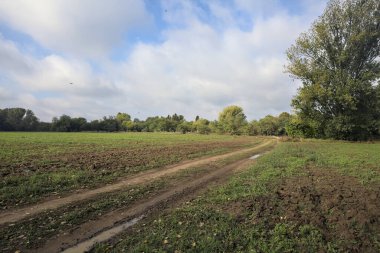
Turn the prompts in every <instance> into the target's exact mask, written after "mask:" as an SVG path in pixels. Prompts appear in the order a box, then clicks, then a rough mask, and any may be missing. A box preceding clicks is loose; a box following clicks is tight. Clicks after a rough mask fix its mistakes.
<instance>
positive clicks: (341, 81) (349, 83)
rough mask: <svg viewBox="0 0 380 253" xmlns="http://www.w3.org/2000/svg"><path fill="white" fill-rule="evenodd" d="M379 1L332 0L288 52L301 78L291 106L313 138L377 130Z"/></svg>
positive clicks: (351, 135) (368, 134)
mask: <svg viewBox="0 0 380 253" xmlns="http://www.w3.org/2000/svg"><path fill="white" fill-rule="evenodd" d="M379 41H380V1H378V0H346V1H342V0H331V1H330V2H329V3H328V5H327V7H326V9H325V11H324V13H323V14H322V16H321V17H320V18H319V19H318V20H316V21H315V22H314V24H313V25H312V27H311V29H310V30H309V31H308V32H306V33H303V34H301V36H300V37H299V38H298V40H297V41H296V43H295V44H294V45H293V46H291V47H290V48H289V49H288V51H287V57H288V61H289V64H288V65H287V71H288V72H289V73H291V75H292V76H293V77H294V78H296V79H299V80H301V81H302V87H301V88H299V91H298V94H297V96H296V97H295V98H294V99H293V101H292V105H293V107H294V108H295V109H296V111H297V112H298V116H299V118H300V119H301V120H305V122H308V124H309V125H310V127H312V128H314V130H315V135H316V136H315V137H328V138H337V139H352V140H358V139H367V138H370V137H371V136H372V135H374V134H375V133H376V132H378V125H377V122H378V120H379V118H378V117H379V115H378V107H377V105H378V101H377V99H378V98H377V96H376V89H378V88H377V85H378V80H379V78H380V63H379V59H380V55H379V53H380V42H379Z"/></svg>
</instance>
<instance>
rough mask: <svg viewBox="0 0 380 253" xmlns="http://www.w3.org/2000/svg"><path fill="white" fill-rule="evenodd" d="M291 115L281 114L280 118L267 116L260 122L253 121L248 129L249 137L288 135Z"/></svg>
mask: <svg viewBox="0 0 380 253" xmlns="http://www.w3.org/2000/svg"><path fill="white" fill-rule="evenodd" d="M291 117H292V116H291V115H290V114H289V113H287V112H283V113H281V114H280V115H279V116H278V117H275V116H272V115H267V116H265V117H264V118H262V119H260V120H259V121H257V120H253V121H252V122H250V123H249V124H248V126H247V128H246V132H247V134H248V135H276V136H283V135H286V134H287V132H286V126H287V125H288V123H289V121H290V119H291Z"/></svg>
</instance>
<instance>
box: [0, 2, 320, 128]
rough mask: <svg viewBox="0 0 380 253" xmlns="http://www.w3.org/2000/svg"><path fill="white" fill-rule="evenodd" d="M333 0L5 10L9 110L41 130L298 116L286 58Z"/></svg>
mask: <svg viewBox="0 0 380 253" xmlns="http://www.w3.org/2000/svg"><path fill="white" fill-rule="evenodd" d="M325 5H326V0H231V1H213V0H198V1H196V0H194V1H190V0H189V1H186V0H178V1H177V0H162V1H160V0H145V1H143V0H141V1H140V0H36V1H34V0H33V1H32V0H4V1H0V108H5V107H24V108H29V109H32V110H33V111H34V112H35V113H36V115H37V116H38V117H39V118H40V119H41V120H46V121H50V120H51V118H52V117H53V116H60V115H62V114H68V115H70V116H74V117H77V116H84V117H86V118H87V119H90V120H92V119H97V118H100V117H102V116H104V115H107V116H108V115H115V114H116V113H117V112H119V111H120V112H127V113H129V114H131V115H132V117H138V118H140V119H145V117H147V116H152V115H168V114H173V113H179V114H183V115H185V117H186V119H188V120H192V119H193V118H194V117H195V116H196V115H200V116H201V117H205V118H209V119H216V118H217V116H218V112H220V111H221V110H222V109H223V107H225V106H228V105H232V104H234V105H239V106H242V107H243V108H244V111H245V113H246V115H247V116H248V119H259V118H261V117H263V116H265V115H267V114H278V113H280V112H282V111H290V110H291V108H290V106H289V103H290V100H291V98H292V96H294V94H295V93H296V90H297V85H298V83H297V82H295V81H293V80H292V79H291V78H289V76H288V74H286V73H284V65H285V64H286V57H285V51H286V49H287V48H288V47H289V46H290V45H291V44H293V43H294V41H295V40H296V38H297V37H298V36H299V34H300V33H301V32H303V31H306V30H307V29H308V28H309V27H310V25H311V23H312V22H313V21H314V20H315V19H316V18H317V17H318V16H319V15H320V14H321V13H322V11H323V9H324V8H325Z"/></svg>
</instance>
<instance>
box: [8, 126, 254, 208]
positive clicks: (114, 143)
mask: <svg viewBox="0 0 380 253" xmlns="http://www.w3.org/2000/svg"><path fill="white" fill-rule="evenodd" d="M258 142H260V139H259V138H250V137H248V138H247V137H233V136H220V135H197V134H185V135H183V134H175V133H25V132H18V133H4V132H1V133H0V174H1V176H2V180H1V182H0V209H7V208H10V207H14V206H18V205H25V204H28V203H33V202H36V201H38V200H39V199H41V198H42V197H44V196H46V195H49V194H52V193H54V194H57V193H58V194H60V193H64V192H67V191H72V190H75V189H78V188H84V187H86V188H92V187H96V186H98V185H101V184H105V183H109V182H113V181H115V180H117V179H119V178H120V177H125V176H128V175H132V174H136V173H138V172H141V171H144V170H148V169H152V168H158V167H162V166H165V165H169V164H174V163H177V162H180V161H183V160H187V159H193V158H197V157H202V156H208V155H214V154H220V153H224V152H228V151H231V150H235V149H239V148H243V147H248V146H252V145H254V144H256V143H258Z"/></svg>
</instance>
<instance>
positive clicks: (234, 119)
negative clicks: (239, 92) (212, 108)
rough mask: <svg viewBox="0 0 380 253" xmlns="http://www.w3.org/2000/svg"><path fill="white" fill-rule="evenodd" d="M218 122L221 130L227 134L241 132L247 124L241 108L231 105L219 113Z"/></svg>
mask: <svg viewBox="0 0 380 253" xmlns="http://www.w3.org/2000/svg"><path fill="white" fill-rule="evenodd" d="M219 124H220V127H221V129H222V130H223V132H225V133H229V134H237V135H239V134H241V133H242V132H243V128H244V127H245V126H246V124H247V120H246V116H245V114H244V112H243V108H241V107H239V106H236V105H231V106H228V107H226V108H224V109H223V111H222V112H221V113H219Z"/></svg>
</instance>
